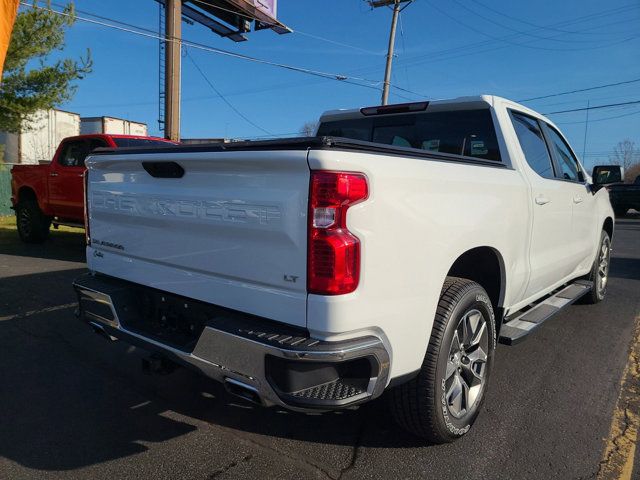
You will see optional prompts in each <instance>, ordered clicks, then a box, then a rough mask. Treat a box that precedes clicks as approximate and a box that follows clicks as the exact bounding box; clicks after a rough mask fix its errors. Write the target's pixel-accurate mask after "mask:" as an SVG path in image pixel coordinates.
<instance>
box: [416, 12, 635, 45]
mask: <svg viewBox="0 0 640 480" xmlns="http://www.w3.org/2000/svg"><path fill="white" fill-rule="evenodd" d="M425 2H426V3H427V4H429V5H430V6H431V8H433V9H434V10H437V11H438V12H440V13H441V14H442V15H444V16H445V17H447V18H449V19H450V20H452V21H453V22H455V23H458V24H460V25H462V26H463V27H465V28H467V29H469V30H471V31H473V32H476V33H479V34H480V35H484V36H485V37H489V38H491V39H493V40H495V41H500V42H505V43H508V44H510V45H514V46H518V47H524V48H531V49H534V50H546V51H555V52H558V51H563V52H566V51H579V50H590V49H592V48H595V47H593V46H592V47H582V48H552V47H543V46H540V45H529V44H527V43H518V42H515V41H510V40H508V39H507V37H497V36H495V35H491V34H489V33H486V32H484V31H482V30H480V29H479V28H476V27H474V26H472V25H469V24H468V23H465V22H463V21H462V20H460V19H458V18H456V17H454V16H453V15H450V14H448V13H447V12H446V11H444V10H442V9H441V8H440V7H438V6H436V5H434V4H433V3H431V2H430V1H429V0H425ZM522 34H523V32H519V33H516V34H515V35H522ZM637 37H638V36H637V35H633V36H631V37H628V38H626V39H624V40H622V42H624V41H628V40H633V39H635V38H637ZM617 43H618V42H614V43H613V44H612V45H615V44H617ZM609 46H611V45H609Z"/></svg>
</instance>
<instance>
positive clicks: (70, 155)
mask: <svg viewBox="0 0 640 480" xmlns="http://www.w3.org/2000/svg"><path fill="white" fill-rule="evenodd" d="M88 154H89V149H88V146H87V142H85V141H84V140H78V141H69V142H67V143H66V144H65V146H64V147H63V148H62V153H61V155H60V161H59V163H60V165H62V166H64V167H82V166H84V159H85V158H87V155H88Z"/></svg>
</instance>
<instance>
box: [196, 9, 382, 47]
mask: <svg viewBox="0 0 640 480" xmlns="http://www.w3.org/2000/svg"><path fill="white" fill-rule="evenodd" d="M191 1H192V2H195V3H200V4H202V5H206V6H208V7H211V8H215V9H217V10H221V11H223V12H228V13H233V14H237V13H238V12H234V11H233V10H230V9H228V8H224V7H221V6H219V5H212V4H211V3H209V2H205V1H203V0H191ZM242 16H243V17H246V18H249V19H251V20H254V21H256V22H260V23H262V24H264V25H268V26H271V27H276V26H277V27H279V26H280V25H278V24H276V23H271V22H266V21H264V20H260V19H259V18H256V17H252V16H249V15H246V14H242ZM291 32H292V33H297V34H298V35H303V36H305V37H309V38H315V39H316V40H320V41H323V42H327V43H332V44H334V45H339V46H341V47H347V48H352V49H354V50H360V51H362V52H366V53H369V54H371V55H380V52H374V51H373V50H367V49H366V48H362V47H358V46H356V45H350V44H348V43H343V42H338V41H336V40H331V39H330V38H325V37H321V36H319V35H315V34H313V33H307V32H303V31H301V30H293V29H292V30H291Z"/></svg>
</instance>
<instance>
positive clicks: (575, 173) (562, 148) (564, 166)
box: [547, 125, 584, 182]
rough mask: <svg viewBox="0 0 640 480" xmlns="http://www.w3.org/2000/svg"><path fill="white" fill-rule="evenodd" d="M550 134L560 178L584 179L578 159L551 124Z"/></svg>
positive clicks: (578, 180) (575, 180) (579, 180)
mask: <svg viewBox="0 0 640 480" xmlns="http://www.w3.org/2000/svg"><path fill="white" fill-rule="evenodd" d="M547 127H548V130H547V132H548V134H549V143H550V144H551V145H550V147H551V149H552V150H553V151H554V153H555V156H556V161H557V162H558V167H559V171H558V175H557V176H558V178H562V179H563V180H571V181H573V182H581V181H583V180H584V177H583V176H582V172H581V170H580V166H579V164H578V160H576V157H575V156H574V155H573V153H572V152H571V149H570V148H569V145H567V142H565V141H564V139H563V138H562V137H561V136H560V135H559V134H558V132H556V131H555V130H554V129H553V128H551V127H550V126H549V125H547Z"/></svg>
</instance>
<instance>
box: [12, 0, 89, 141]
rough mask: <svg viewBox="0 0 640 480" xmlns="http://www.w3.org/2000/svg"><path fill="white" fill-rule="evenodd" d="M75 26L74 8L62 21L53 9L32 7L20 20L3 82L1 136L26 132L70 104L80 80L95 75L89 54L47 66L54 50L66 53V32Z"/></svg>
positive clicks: (22, 14) (13, 36) (68, 9)
mask: <svg viewBox="0 0 640 480" xmlns="http://www.w3.org/2000/svg"><path fill="white" fill-rule="evenodd" d="M73 23H74V10H73V4H69V5H67V6H66V7H65V9H64V15H60V14H56V13H53V12H52V11H51V10H50V9H49V7H47V8H43V7H38V6H37V2H36V1H34V3H33V7H32V8H28V9H26V10H24V11H22V12H20V13H19V14H18V16H17V17H16V22H15V25H14V27H13V33H12V35H11V43H10V44H9V49H8V51H7V58H6V60H5V65H4V73H3V76H2V81H1V82H0V131H6V132H18V131H20V130H21V129H23V128H28V126H29V125H28V121H29V116H30V115H32V114H33V113H34V112H36V111H37V110H40V109H49V108H53V107H55V106H56V105H59V104H61V103H63V102H65V101H68V100H70V99H71V98H72V97H73V95H74V93H75V91H76V89H77V86H76V85H74V84H73V82H75V81H76V80H79V79H82V78H84V77H85V76H86V75H87V74H88V73H89V72H91V66H92V62H91V54H90V51H89V50H87V55H86V57H84V58H80V59H79V60H74V59H71V58H65V59H60V60H56V61H53V62H48V60H49V56H50V54H51V53H52V52H53V51H54V50H62V49H63V47H64V36H65V30H66V29H67V28H68V27H70V26H71V25H73Z"/></svg>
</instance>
